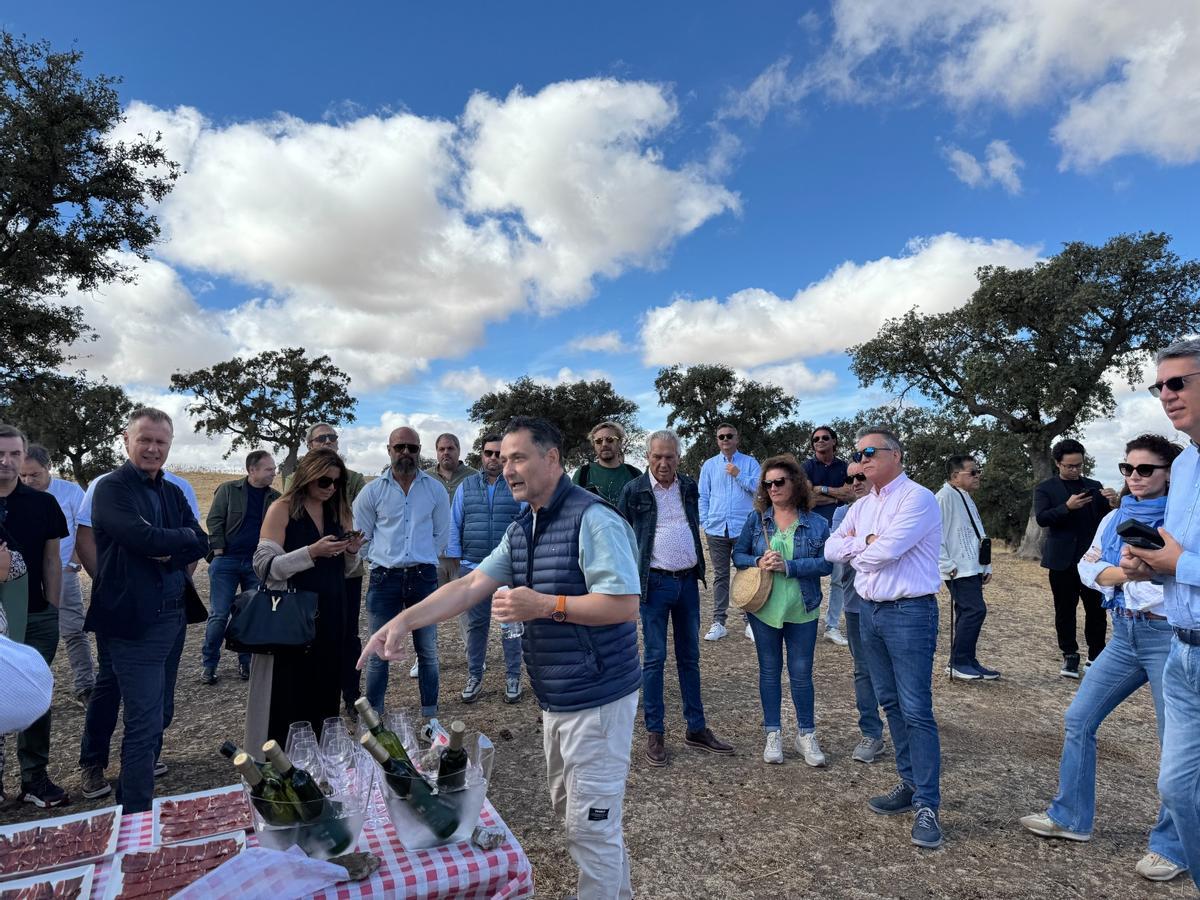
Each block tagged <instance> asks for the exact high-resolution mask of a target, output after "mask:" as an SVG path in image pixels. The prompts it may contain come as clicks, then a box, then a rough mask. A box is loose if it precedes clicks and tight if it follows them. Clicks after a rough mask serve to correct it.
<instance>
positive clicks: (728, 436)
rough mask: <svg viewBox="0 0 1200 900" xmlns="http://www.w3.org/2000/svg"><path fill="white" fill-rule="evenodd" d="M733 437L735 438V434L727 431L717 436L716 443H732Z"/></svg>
mask: <svg viewBox="0 0 1200 900" xmlns="http://www.w3.org/2000/svg"><path fill="white" fill-rule="evenodd" d="M735 437H737V432H735V431H728V432H726V433H725V434H718V435H717V440H718V441H732V440H733V439H734V438H735Z"/></svg>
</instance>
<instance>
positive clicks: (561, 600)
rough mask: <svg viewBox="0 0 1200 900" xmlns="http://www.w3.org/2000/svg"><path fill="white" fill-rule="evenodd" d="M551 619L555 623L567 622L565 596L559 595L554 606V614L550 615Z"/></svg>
mask: <svg viewBox="0 0 1200 900" xmlns="http://www.w3.org/2000/svg"><path fill="white" fill-rule="evenodd" d="M550 618H552V619H553V620H554V621H555V622H565V621H567V598H566V597H565V596H564V595H563V594H559V595H558V602H557V603H555V604H554V612H552V613H550Z"/></svg>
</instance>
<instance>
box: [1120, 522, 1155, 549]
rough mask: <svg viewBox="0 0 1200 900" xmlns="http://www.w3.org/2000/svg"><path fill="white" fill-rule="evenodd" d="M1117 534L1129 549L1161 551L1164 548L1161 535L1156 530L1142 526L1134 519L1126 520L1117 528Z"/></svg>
mask: <svg viewBox="0 0 1200 900" xmlns="http://www.w3.org/2000/svg"><path fill="white" fill-rule="evenodd" d="M1117 534H1118V535H1120V537H1121V540H1123V541H1124V542H1125V543H1127V544H1128V545H1129V546H1130V547H1138V548H1140V549H1142V550H1161V549H1162V548H1163V546H1164V544H1163V539H1162V535H1161V534H1159V533H1158V529H1157V528H1151V527H1150V526H1149V525H1143V524H1142V523H1141V522H1139V521H1137V520H1136V519H1126V520H1125V521H1124V522H1122V523H1121V524H1120V525H1118V526H1117Z"/></svg>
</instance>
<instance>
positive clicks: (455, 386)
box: [438, 366, 508, 399]
mask: <svg viewBox="0 0 1200 900" xmlns="http://www.w3.org/2000/svg"><path fill="white" fill-rule="evenodd" d="M438 384H439V385H441V386H442V387H443V388H445V389H446V390H448V391H455V392H457V393H459V394H462V395H463V396H464V397H470V398H472V399H474V398H477V397H482V396H483V395H484V394H487V393H489V392H491V391H502V390H504V389H505V388H507V387H508V382H507V381H505V380H504V379H503V378H493V377H492V376H490V375H485V374H484V373H483V370H481V369H480V368H479V366H471V368H469V369H455V370H453V371H450V372H446V373H445V374H443V375H442V377H441V378H439V379H438Z"/></svg>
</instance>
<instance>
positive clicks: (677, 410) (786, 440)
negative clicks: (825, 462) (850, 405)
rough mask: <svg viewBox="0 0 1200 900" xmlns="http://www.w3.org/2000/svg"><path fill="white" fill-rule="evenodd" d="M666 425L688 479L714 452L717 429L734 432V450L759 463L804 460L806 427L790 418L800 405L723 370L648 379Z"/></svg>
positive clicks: (663, 372) (677, 371) (703, 368)
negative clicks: (727, 426)
mask: <svg viewBox="0 0 1200 900" xmlns="http://www.w3.org/2000/svg"><path fill="white" fill-rule="evenodd" d="M654 387H655V389H656V390H657V391H658V401H659V403H661V404H662V405H663V406H664V407H665V408H666V409H668V410H669V412H668V414H667V427H669V428H673V429H675V431H676V432H677V433H678V434H679V436H680V438H682V440H683V442H684V444H685V445H686V446H687V451H686V452H685V453H684V456H683V460H682V462H681V468H682V469H683V470H684V471H686V472H690V473H692V474H693V475H694V474H696V473H698V472H699V471H700V467H701V465H703V464H704V460H706V459H708V457H710V456H712V455H713V454H714V453H716V452H717V445H716V433H717V426H718V425H720V424H721V423H722V422H725V421H728V422H730V423H731V424H732V425H734V426H735V427H736V428H737V430H738V436H739V446H740V448H741V450H742V452H743V453H748V454H750V455H751V456H755V457H757V458H758V459H760V460H762V459H765V458H766V457H768V456H771V455H772V454H775V453H785V452H786V453H795V454H796V456H797V457H798V458H800V459H803V458H804V455H805V453H806V452H807V449H808V439H809V435H810V434H811V433H812V425H810V424H809V423H808V422H803V421H798V420H795V419H793V418H792V416H793V415H794V414H795V412H796V410H797V409H799V407H800V402H799V401H798V400H797V399H796V398H795V397H792V396H791V395H789V394H788V393H787V392H786V391H784V390H783V389H782V388H779V387H776V386H775V385H771V384H763V383H761V382H758V381H753V380H750V379H746V378H739V377H738V375H737V373H736V372H734V371H733V369H731V368H730V367H729V366H723V365H707V364H706V365H696V366H691V367H690V368H687V369H683V368H681V367H680V366H671V367H670V368H666V369H659V371H658V377H657V378H655V379H654Z"/></svg>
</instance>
